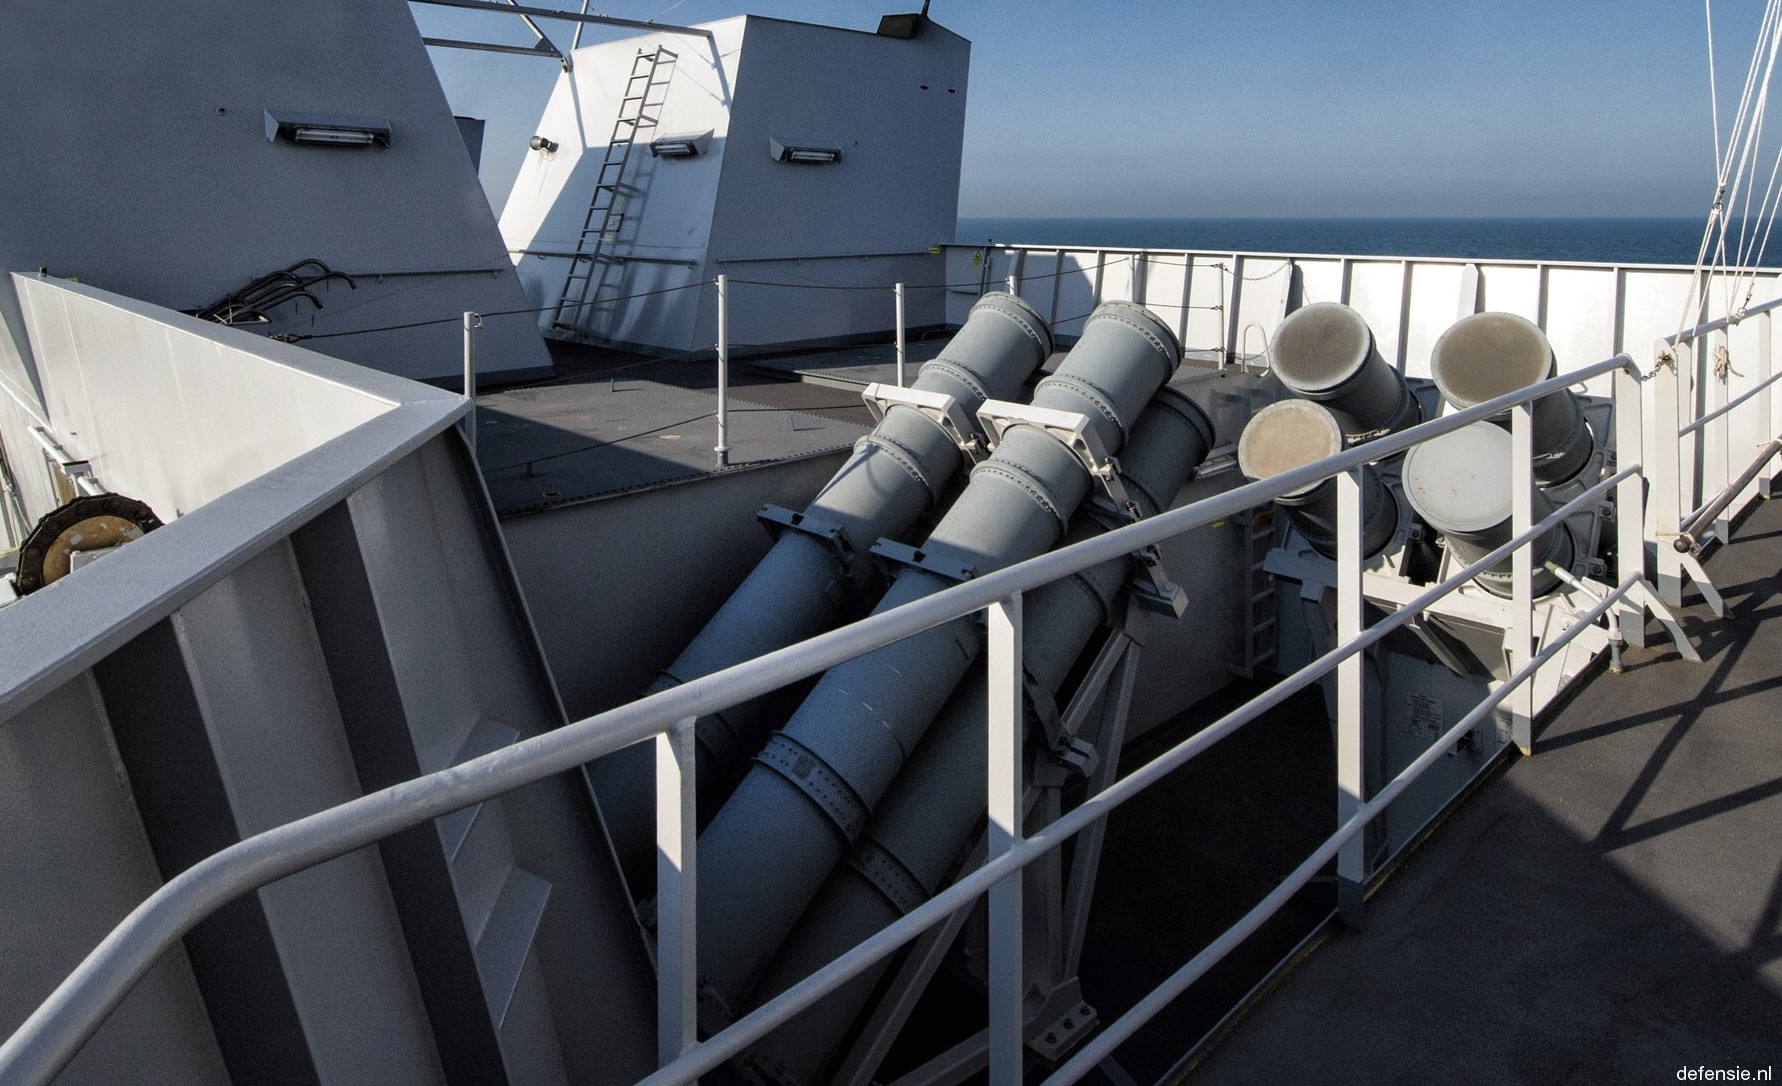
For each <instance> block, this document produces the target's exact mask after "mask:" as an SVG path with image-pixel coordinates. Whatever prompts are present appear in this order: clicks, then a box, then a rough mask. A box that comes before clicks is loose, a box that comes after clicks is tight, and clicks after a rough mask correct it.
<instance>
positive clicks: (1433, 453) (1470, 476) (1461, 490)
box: [1403, 422, 1576, 598]
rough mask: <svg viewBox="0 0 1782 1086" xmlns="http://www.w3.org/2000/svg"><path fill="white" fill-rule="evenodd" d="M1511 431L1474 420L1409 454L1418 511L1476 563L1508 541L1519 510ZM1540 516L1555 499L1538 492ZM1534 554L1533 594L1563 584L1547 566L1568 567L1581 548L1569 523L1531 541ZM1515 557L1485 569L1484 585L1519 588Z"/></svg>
mask: <svg viewBox="0 0 1782 1086" xmlns="http://www.w3.org/2000/svg"><path fill="white" fill-rule="evenodd" d="M1510 456H1511V453H1510V435H1509V434H1508V433H1507V432H1505V431H1504V430H1503V429H1501V428H1499V427H1497V426H1493V425H1492V424H1491V423H1489V422H1475V423H1473V424H1472V425H1471V426H1465V427H1462V428H1461V429H1459V430H1455V431H1453V432H1452V433H1447V434H1443V435H1442V436H1441V437H1437V438H1431V439H1430V440H1428V441H1426V442H1424V443H1423V444H1421V445H1418V446H1416V447H1415V448H1413V449H1411V450H1410V451H1409V452H1408V453H1406V454H1405V466H1404V476H1403V483H1404V488H1405V497H1406V498H1408V499H1409V500H1410V502H1411V508H1413V509H1415V510H1416V511H1417V513H1418V515H1419V516H1421V517H1422V518H1423V519H1424V520H1426V521H1428V522H1429V524H1430V525H1431V526H1432V527H1434V528H1435V529H1436V530H1438V531H1440V532H1441V533H1442V536H1443V538H1445V539H1446V540H1447V541H1448V549H1449V550H1450V551H1452V552H1453V553H1454V556H1455V557H1456V558H1458V559H1460V560H1461V562H1463V563H1465V564H1467V565H1470V564H1472V563H1473V562H1476V561H1478V560H1479V559H1480V558H1483V557H1484V556H1485V555H1486V554H1488V553H1490V552H1491V551H1494V550H1496V549H1497V548H1498V547H1501V546H1503V545H1504V544H1505V543H1508V542H1509V541H1510V538H1511V537H1512V535H1513V534H1514V532H1513V531H1512V529H1511V524H1510V521H1511V514H1512V511H1513V496H1512V489H1511V488H1512V481H1511V479H1510ZM1533 511H1534V520H1535V521H1537V522H1538V521H1540V520H1541V519H1542V518H1544V517H1546V516H1547V515H1548V514H1550V513H1552V512H1553V503H1552V501H1551V500H1549V499H1548V497H1547V495H1546V494H1544V493H1542V492H1541V491H1540V490H1539V489H1538V488H1537V489H1536V490H1535V491H1534V504H1533ZM1530 547H1531V548H1532V552H1533V555H1534V594H1535V595H1536V596H1544V595H1546V594H1547V593H1549V592H1551V591H1553V590H1554V589H1555V588H1557V587H1559V578H1558V576H1556V575H1555V574H1554V573H1553V572H1552V571H1550V570H1548V569H1546V568H1544V567H1545V565H1546V563H1548V562H1552V563H1553V564H1554V565H1557V566H1559V567H1561V568H1570V567H1571V565H1572V561H1573V557H1574V555H1575V553H1576V548H1575V546H1574V545H1573V543H1572V533H1571V530H1570V529H1569V528H1567V527H1566V526H1565V525H1564V524H1561V525H1559V526H1558V527H1556V528H1553V529H1550V530H1549V531H1548V532H1547V533H1546V534H1544V535H1541V536H1538V537H1536V538H1535V540H1534V542H1533V543H1531V544H1530ZM1513 565H1514V559H1513V558H1505V559H1504V560H1503V561H1501V562H1499V563H1497V564H1496V565H1494V566H1492V567H1491V568H1490V569H1487V570H1486V571H1485V572H1483V573H1481V574H1479V576H1478V582H1479V585H1480V586H1481V587H1483V588H1484V589H1485V590H1486V591H1488V592H1490V593H1492V594H1493V595H1497V596H1503V597H1505V598H1508V597H1509V596H1511V595H1513V591H1512V587H1511V580H1510V578H1511V570H1512V568H1513Z"/></svg>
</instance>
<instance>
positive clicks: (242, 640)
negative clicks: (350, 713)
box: [174, 544, 441, 1083]
mask: <svg viewBox="0 0 1782 1086" xmlns="http://www.w3.org/2000/svg"><path fill="white" fill-rule="evenodd" d="M174 628H175V630H176V631H177V633H178V636H179V641H180V646H181V649H182V651H183V653H184V655H185V657H186V667H187V668H188V669H189V670H190V672H191V675H192V678H193V685H194V690H195V693H196V695H197V699H198V703H199V706H200V707H201V711H202V712H203V714H204V718H205V728H206V731H207V732H208V733H209V736H210V744H211V750H212V752H213V755H214V757H215V758H216V762H217V767H218V770H219V772H220V774H221V777H222V781H223V786H224V788H225V789H226V791H227V793H228V797H229V802H230V805H231V807H232V809H233V812H234V816H235V820H236V822H237V825H238V827H239V829H240V832H241V834H242V835H243V836H248V835H251V834H254V833H258V832H260V831H261V830H266V829H270V828H272V827H274V826H279V825H283V824H285V823H287V822H292V821H295V820H296V819H298V818H301V817H303V816H304V815H307V814H310V813H312V812H314V811H318V810H322V809H324V808H326V807H331V806H334V805H335V804H338V803H342V802H345V801H346V800H349V799H353V798H355V797H356V796H358V795H359V794H360V788H359V782H358V778H357V775H356V774H355V772H354V770H353V764H352V757H351V753H350V752H349V750H348V749H347V746H346V741H345V736H344V735H343V734H342V732H341V725H340V715H339V710H338V709H337V708H336V707H335V704H334V691H333V689H332V687H331V685H330V684H329V682H328V675H327V670H326V666H325V664H324V662H323V659H322V655H321V650H320V648H319V646H318V645H317V643H316V635H315V631H314V628H313V626H312V625H311V624H310V620H309V614H308V606H307V601H306V600H305V599H304V597H303V590H302V585H301V581H300V580H299V576H298V571H297V565H296V560H295V558H294V557H293V555H292V553H291V550H290V547H289V545H288V544H280V545H279V546H276V547H274V548H273V549H271V550H269V551H267V552H266V553H265V554H263V555H261V556H260V557H258V558H256V559H254V560H253V561H252V562H250V563H248V564H247V565H245V566H243V567H242V568H241V569H240V570H238V571H236V573H235V574H233V575H232V576H230V577H229V578H228V579H226V580H224V581H223V582H222V583H220V584H218V585H216V586H215V587H213V588H211V589H210V590H209V591H207V592H205V593H204V594H203V595H202V596H200V597H198V598H197V599H195V600H193V601H192V602H191V603H189V604H187V605H186V606H185V607H183V608H182V609H181V610H180V613H179V614H178V615H177V616H175V618H174ZM269 710H273V711H269ZM259 897H260V901H261V904H262V907H263V908H264V909H265V913H266V918H267V923H268V927H269V930H270V932H271V935H272V938H273V941H274V942H275V944H276V946H277V950H278V954H279V957H280V960H281V963H282V966H283V970H284V974H285V980H286V983H287V984H289V986H290V989H291V994H292V998H293V1000H294V1002H295V1004H296V1007H297V1011H298V1014H299V1016H300V1017H301V1019H302V1022H303V1029H304V1033H305V1035H306V1036H307V1038H308V1040H309V1047H310V1051H311V1053H312V1055H313V1058H314V1060H315V1063H316V1072H317V1076H318V1078H319V1080H320V1081H322V1082H324V1083H327V1082H351V1081H355V1080H358V1078H359V1076H363V1075H365V1074H367V1073H369V1074H370V1075H371V1076H372V1077H374V1078H377V1079H379V1080H382V1081H388V1082H436V1081H439V1080H440V1078H441V1074H440V1070H439V1067H438V1065H437V1063H436V1060H435V1056H434V1053H433V1045H432V1039H431V1037H430V1036H428V1034H427V1030H426V1024H425V1023H426V1019H425V1015H424V1013H423V1011H422V1008H421V1001H420V993H419V990H418V989H417V987H416V984H415V981H414V977H413V974H412V973H411V971H410V968H409V964H408V958H407V954H406V953H405V952H404V950H403V946H402V935H401V931H400V929H399V926H398V925H397V923H396V915H395V909H394V907H393V905H392V903H391V902H390V898H389V888H388V886H387V884H386V883H385V880H384V873H383V871H382V869H381V867H380V866H379V864H378V862H377V857H376V854H375V853H372V852H359V853H354V854H352V855H350V856H344V857H342V858H341V859H339V860H336V861H334V862H333V863H330V864H325V865H323V866H321V867H317V868H314V869H312V870H309V871H305V872H303V873H301V874H298V875H293V876H291V877H290V878H288V879H285V880H282V881H280V882H278V883H274V884H273V885H271V886H268V887H266V888H265V889H263V890H261V891H260V893H259ZM219 994H220V993H219Z"/></svg>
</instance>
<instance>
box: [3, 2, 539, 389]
mask: <svg viewBox="0 0 1782 1086" xmlns="http://www.w3.org/2000/svg"><path fill="white" fill-rule="evenodd" d="M96 33H98V34H102V35H103V37H102V38H100V39H99V40H100V41H103V42H109V43H126V42H127V43H129V44H128V47H116V48H113V47H96V44H95V37H94V35H95V34H96ZM0 70H3V71H5V72H7V73H8V78H9V80H11V81H12V84H13V85H14V86H17V87H29V88H31V91H30V93H31V95H32V96H33V98H35V99H36V100H37V101H39V102H41V103H43V104H44V107H43V108H37V109H10V108H9V109H7V110H4V111H0V146H5V147H8V148H14V149H35V150H33V151H29V152H27V153H21V154H12V155H10V156H9V165H8V169H7V170H6V172H5V173H4V174H3V175H0V269H4V270H10V271H34V270H35V269H37V268H39V267H48V268H49V270H50V273H51V274H53V275H58V276H77V277H79V278H80V279H81V280H82V281H84V282H88V283H93V284H97V285H100V286H104V287H106V288H107V289H111V290H117V291H119V292H121V293H125V294H129V295H132V296H135V297H140V298H144V299H147V300H150V301H153V302H156V303H159V304H162V305H166V306H168V307H169V308H172V309H196V308H198V307H200V306H203V305H207V304H209V303H211V302H213V301H215V300H216V299H217V298H219V297H221V296H222V295H223V294H225V293H226V292H228V291H230V290H233V289H237V288H239V287H242V286H245V285H246V284H247V283H248V282H249V281H250V280H252V279H254V278H256V277H258V276H260V275H263V274H265V273H267V272H269V271H272V270H274V269H277V268H283V267H286V266H287V265H290V264H292V263H294V262H296V261H299V260H302V259H305V258H308V257H315V258H319V259H321V260H323V261H325V262H326V263H327V264H329V265H330V266H332V267H333V268H334V269H336V270H338V271H343V272H347V273H349V274H351V275H354V276H356V277H360V281H359V287H358V289H357V290H354V291H347V290H345V289H344V287H342V288H341V289H338V290H332V291H331V292H330V293H328V294H327V295H325V296H324V297H323V303H324V305H325V306H326V308H325V309H323V310H321V311H320V312H319V313H317V314H314V320H313V321H312V319H311V317H312V311H311V309H310V306H309V304H308V303H307V302H296V303H292V304H288V305H284V306H280V307H277V308H275V309H274V311H273V313H272V316H273V317H274V320H275V323H274V324H273V325H270V326H264V327H265V328H266V330H268V331H274V332H276V331H283V330H287V329H289V330H295V331H301V332H310V331H318V332H319V331H332V330H344V329H360V328H366V327H373V326H381V325H391V324H401V323H406V322H409V321H416V320H426V319H430V318H439V317H444V318H448V319H452V320H454V321H455V319H456V318H457V316H458V314H459V313H461V312H462V311H463V310H465V309H472V310H477V311H479V312H496V311H502V310H509V309H520V308H524V307H525V305H526V301H525V297H524V294H523V293H522V291H521V290H520V287H519V282H518V279H517V278H516V277H515V275H514V274H513V271H512V268H511V265H510V264H509V263H508V261H507V259H506V256H505V254H504V252H503V249H502V245H501V242H500V238H499V234H498V231H497V230H496V228H495V223H494V217H493V215H492V214H491V213H490V211H489V207H488V204H487V202H486V200H485V198H484V196H483V192H482V189H481V187H480V186H479V184H478V183H477V179H476V174H475V171H474V170H473V169H472V167H471V164H470V162H469V161H468V158H467V156H466V155H465V153H464V141H463V139H462V137H460V135H459V133H458V128H457V125H456V123H455V122H454V121H453V119H452V113H451V110H450V108H449V107H448V106H447V104H446V101H445V97H444V95H443V93H442V92H441V90H440V86H439V81H438V78H437V77H436V76H435V75H434V73H433V70H432V66H431V64H430V62H429V60H428V57H427V54H426V49H425V47H424V46H423V45H422V44H421V39H420V35H419V33H418V32H417V30H416V29H415V25H414V21H413V18H412V17H411V16H410V15H409V12H408V7H407V5H406V4H404V3H401V2H400V0H375V2H361V0H330V2H326V3H319V4H318V3H311V4H303V5H299V6H282V5H273V6H271V7H265V8H256V9H255V10H254V14H253V16H252V17H251V18H249V17H245V16H244V15H243V13H242V11H241V10H240V9H239V8H238V6H237V5H234V4H230V3H227V2H225V0H173V2H168V3H159V4H155V5H153V6H133V5H124V6H119V5H117V4H113V3H109V2H105V0H78V2H75V3H68V4H54V5H28V6H15V7H14V8H13V9H12V10H10V11H9V12H8V15H7V27H6V33H5V34H4V35H0ZM145 87H153V88H154V93H153V94H144V93H143V88H145ZM268 109H271V110H274V111H279V110H287V111H288V110H297V111H302V112H328V113H342V114H361V115H363V114H375V115H379V116H385V117H388V118H390V122H391V125H392V132H391V139H390V146H389V147H388V148H364V149H342V148H331V147H309V146H298V145H296V144H292V143H289V142H286V141H279V142H276V143H275V142H269V141H268V140H267V139H266V135H265V130H264V126H263V125H264V114H265V111H266V110H268ZM51 148H53V149H54V150H53V152H51V151H50V150H49V149H51ZM121 165H122V166H124V168H125V169H126V170H127V174H125V175H120V172H119V171H120V166H121ZM195 177H197V178H203V179H204V181H203V183H199V184H195V183H193V179H194V178H195ZM467 269H481V270H482V271H481V274H474V275H466V274H458V273H459V272H462V271H463V270H467ZM388 273H395V274H394V275H393V276H392V275H390V274H388ZM414 273H452V274H430V275H429V274H423V275H419V276H417V275H415V274H414ZM380 276H381V277H380ZM17 320H18V310H17V308H16V306H15V302H14V298H13V294H12V291H11V289H10V287H8V286H7V285H6V284H0V325H4V326H5V328H6V334H0V383H4V384H6V385H7V386H9V387H11V388H12V389H14V390H15V392H17V393H18V394H19V395H21V396H25V397H27V398H28V397H29V396H30V395H31V394H32V392H33V389H32V387H31V386H32V380H33V379H32V377H31V376H30V374H29V372H28V367H27V364H26V362H25V360H24V357H23V356H24V355H25V351H24V350H23V349H22V344H21V343H20V339H21V337H22V332H21V331H20V330H19V329H18V327H17ZM459 334H460V333H459V330H458V328H457V326H456V324H455V323H447V324H443V325H439V326H436V327H431V328H425V329H416V330H413V331H407V332H398V333H391V334H389V335H384V336H351V337H344V338H340V339H329V340H318V341H316V344H315V345H316V346H317V347H319V348H321V349H322V350H323V351H324V352H326V353H329V354H338V355H339V356H340V357H343V358H351V359H353V360H355V361H360V362H363V363H364V364H366V365H369V366H373V367H377V368H381V369H386V370H389V371H391V372H396V373H401V374H404V375H407V376H411V377H427V378H453V377H454V375H456V374H457V373H458V372H460V361H459V348H458V341H459ZM482 346H483V358H484V363H483V365H484V369H485V371H488V372H493V371H505V372H510V373H525V372H532V373H544V372H548V370H549V367H550V362H549V359H548V357H547V356H546V355H545V353H544V348H543V345H542V343H541V342H540V340H539V339H538V336H537V335H536V333H535V332H534V331H533V324H532V321H531V320H530V319H528V318H519V319H514V320H507V321H503V322H492V323H491V324H490V325H489V326H488V327H487V328H485V329H484V331H483V333H482Z"/></svg>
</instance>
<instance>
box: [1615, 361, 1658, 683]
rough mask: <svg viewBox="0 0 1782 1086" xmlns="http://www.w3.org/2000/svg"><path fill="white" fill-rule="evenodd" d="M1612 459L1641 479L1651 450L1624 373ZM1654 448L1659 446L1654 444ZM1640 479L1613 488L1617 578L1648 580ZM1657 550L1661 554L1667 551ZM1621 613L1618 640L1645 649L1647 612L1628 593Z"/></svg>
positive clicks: (1634, 381)
mask: <svg viewBox="0 0 1782 1086" xmlns="http://www.w3.org/2000/svg"><path fill="white" fill-rule="evenodd" d="M1614 402H1615V457H1616V465H1617V467H1621V468H1625V467H1627V466H1628V461H1630V460H1638V461H1639V462H1640V464H1641V465H1642V468H1641V472H1640V475H1645V474H1646V471H1645V469H1644V465H1645V464H1647V463H1649V462H1650V461H1649V459H1648V457H1649V456H1650V455H1651V454H1652V452H1653V450H1650V449H1647V448H1645V447H1644V443H1643V441H1642V435H1643V433H1644V429H1645V426H1644V422H1643V421H1642V420H1643V415H1644V413H1643V410H1642V407H1641V404H1640V379H1639V377H1638V376H1636V375H1634V374H1632V373H1630V372H1628V371H1627V370H1626V369H1619V370H1616V371H1615V401H1614ZM1654 444H1655V445H1656V444H1658V443H1657V442H1654ZM1640 475H1635V476H1633V477H1632V478H1630V479H1627V480H1625V481H1624V482H1622V483H1621V484H1620V485H1618V486H1617V487H1616V488H1615V554H1616V558H1615V567H1616V574H1617V575H1618V576H1620V577H1623V578H1625V577H1627V576H1629V575H1631V574H1634V573H1638V574H1639V575H1640V577H1641V579H1644V578H1646V577H1647V576H1649V574H1648V571H1647V569H1646V494H1645V483H1644V481H1643V480H1642V479H1641V477H1640ZM1669 549H1670V548H1669V547H1660V548H1659V550H1660V551H1665V550H1669ZM1616 607H1617V608H1619V611H1620V627H1621V636H1622V638H1623V639H1624V640H1626V641H1627V643H1628V644H1630V645H1632V646H1633V647H1634V648H1645V647H1646V609H1645V607H1644V606H1643V605H1642V604H1641V603H1640V602H1639V601H1638V599H1637V598H1636V596H1635V594H1633V593H1629V594H1628V595H1626V596H1623V597H1622V598H1621V602H1620V603H1618V604H1616Z"/></svg>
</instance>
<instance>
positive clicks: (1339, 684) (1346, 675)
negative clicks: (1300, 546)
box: [1335, 468, 1367, 930]
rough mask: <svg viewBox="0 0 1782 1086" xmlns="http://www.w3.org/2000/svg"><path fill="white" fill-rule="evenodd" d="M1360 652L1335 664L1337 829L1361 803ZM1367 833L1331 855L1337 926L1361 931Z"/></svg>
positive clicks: (1345, 549)
mask: <svg viewBox="0 0 1782 1086" xmlns="http://www.w3.org/2000/svg"><path fill="white" fill-rule="evenodd" d="M1365 470H1366V469H1365V468H1355V469H1354V470H1352V471H1345V472H1343V473H1342V474H1340V475H1338V476H1336V478H1335V482H1336V496H1337V562H1336V594H1337V598H1336V643H1337V645H1338V646H1342V645H1347V644H1348V643H1349V642H1351V641H1353V640H1355V639H1356V638H1357V637H1359V636H1361V562H1362V554H1361V526H1362V523H1363V513H1364V512H1365V511H1364V510H1363V509H1362V507H1361V505H1362V502H1361V483H1362V472H1363V471H1365ZM1365 656H1366V654H1365V653H1360V652H1358V653H1355V654H1354V655H1352V656H1350V657H1348V658H1347V659H1345V660H1343V661H1342V662H1341V663H1339V664H1338V665H1337V673H1336V690H1337V696H1336V703H1337V710H1336V715H1337V720H1336V725H1337V726H1336V773H1337V782H1336V783H1337V825H1339V826H1340V825H1342V824H1343V823H1345V822H1347V821H1348V820H1349V819H1351V818H1353V817H1355V814H1356V812H1357V811H1359V810H1361V805H1362V804H1363V803H1364V802H1366V800H1367V796H1366V791H1367V780H1366V765H1367V761H1366V757H1367V753H1366V745H1367V739H1366V728H1367V722H1366V715H1365V710H1366V705H1365V701H1366V691H1365V690H1364V689H1363V682H1364V680H1365V678H1366V672H1365V671H1364V657H1365ZM1366 838H1367V834H1366V833H1365V832H1364V833H1358V834H1356V835H1355V836H1354V837H1353V838H1351V839H1350V840H1349V841H1348V842H1347V843H1346V844H1344V845H1343V847H1342V851H1340V852H1338V853H1337V908H1338V909H1339V910H1340V911H1341V914H1342V918H1343V923H1344V924H1346V925H1348V926H1349V927H1351V928H1354V929H1357V930H1359V929H1360V928H1361V897H1362V889H1363V887H1364V885H1365V884H1366V881H1367V841H1366Z"/></svg>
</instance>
